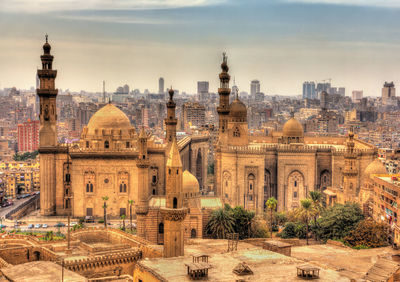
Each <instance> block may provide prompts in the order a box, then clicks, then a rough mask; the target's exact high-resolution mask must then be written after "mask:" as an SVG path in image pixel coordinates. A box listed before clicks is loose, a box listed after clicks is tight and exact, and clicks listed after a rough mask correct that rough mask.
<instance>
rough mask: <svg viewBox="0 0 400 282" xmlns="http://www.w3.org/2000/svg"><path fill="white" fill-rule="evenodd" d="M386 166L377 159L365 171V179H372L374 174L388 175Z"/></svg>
mask: <svg viewBox="0 0 400 282" xmlns="http://www.w3.org/2000/svg"><path fill="white" fill-rule="evenodd" d="M386 173H387V171H386V167H385V165H384V164H383V163H382V162H381V161H380V160H379V159H375V160H374V161H373V162H371V163H370V164H369V165H368V166H367V168H366V169H365V170H364V177H371V175H372V174H386Z"/></svg>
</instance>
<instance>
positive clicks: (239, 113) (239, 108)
mask: <svg viewBox="0 0 400 282" xmlns="http://www.w3.org/2000/svg"><path fill="white" fill-rule="evenodd" d="M229 114H230V116H231V117H235V118H244V119H246V118H247V109H246V105H245V104H243V102H242V101H240V100H239V99H235V100H234V101H233V102H232V103H231V104H230V106H229Z"/></svg>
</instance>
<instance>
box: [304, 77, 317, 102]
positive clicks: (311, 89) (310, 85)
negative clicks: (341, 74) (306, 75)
mask: <svg viewBox="0 0 400 282" xmlns="http://www.w3.org/2000/svg"><path fill="white" fill-rule="evenodd" d="M315 90H316V89H315V83H314V82H313V81H310V82H309V81H306V82H304V83H303V99H316V98H317V92H316V91H315Z"/></svg>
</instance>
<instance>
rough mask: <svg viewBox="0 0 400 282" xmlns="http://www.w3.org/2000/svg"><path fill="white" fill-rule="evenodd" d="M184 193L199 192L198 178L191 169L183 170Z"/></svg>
mask: <svg viewBox="0 0 400 282" xmlns="http://www.w3.org/2000/svg"><path fill="white" fill-rule="evenodd" d="M182 176H183V193H199V191H200V185H199V182H198V181H197V178H196V177H195V176H194V175H193V174H191V173H190V172H189V171H187V170H185V171H184V172H183V175H182Z"/></svg>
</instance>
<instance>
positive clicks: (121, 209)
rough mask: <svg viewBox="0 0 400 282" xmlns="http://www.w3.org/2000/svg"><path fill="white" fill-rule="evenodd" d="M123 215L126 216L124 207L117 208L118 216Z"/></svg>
mask: <svg viewBox="0 0 400 282" xmlns="http://www.w3.org/2000/svg"><path fill="white" fill-rule="evenodd" d="M122 215H125V216H126V208H120V209H119V216H122Z"/></svg>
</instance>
